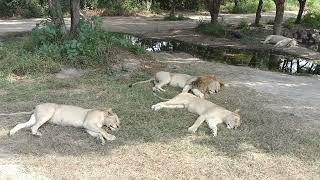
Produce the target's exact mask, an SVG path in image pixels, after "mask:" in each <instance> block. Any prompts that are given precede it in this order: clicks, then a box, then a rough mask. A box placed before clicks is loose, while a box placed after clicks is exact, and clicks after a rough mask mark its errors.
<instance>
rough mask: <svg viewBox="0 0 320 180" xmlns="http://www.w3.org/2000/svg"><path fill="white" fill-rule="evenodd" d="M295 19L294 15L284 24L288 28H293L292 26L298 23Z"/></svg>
mask: <svg viewBox="0 0 320 180" xmlns="http://www.w3.org/2000/svg"><path fill="white" fill-rule="evenodd" d="M295 21H296V18H293V17H291V18H288V19H287V20H286V21H285V23H284V25H283V26H284V27H286V28H288V29H292V28H293V27H294V26H295V25H296V23H295Z"/></svg>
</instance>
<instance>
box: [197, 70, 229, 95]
mask: <svg viewBox="0 0 320 180" xmlns="http://www.w3.org/2000/svg"><path fill="white" fill-rule="evenodd" d="M191 86H192V89H199V90H200V91H201V92H202V93H204V94H213V93H218V92H219V91H220V89H221V88H222V87H223V86H224V83H223V82H222V81H220V80H218V79H217V78H216V77H215V76H213V75H207V76H199V77H198V78H197V79H196V80H195V81H193V82H191Z"/></svg>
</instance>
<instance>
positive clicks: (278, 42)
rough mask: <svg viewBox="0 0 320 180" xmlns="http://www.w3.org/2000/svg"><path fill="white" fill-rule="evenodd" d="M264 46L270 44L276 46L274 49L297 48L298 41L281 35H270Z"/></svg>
mask: <svg viewBox="0 0 320 180" xmlns="http://www.w3.org/2000/svg"><path fill="white" fill-rule="evenodd" d="M262 43H263V44H266V43H270V44H275V45H274V47H295V46H297V41H296V40H295V39H291V38H287V37H285V36H281V35H269V36H267V37H266V39H265V40H264V41H263V42H262Z"/></svg>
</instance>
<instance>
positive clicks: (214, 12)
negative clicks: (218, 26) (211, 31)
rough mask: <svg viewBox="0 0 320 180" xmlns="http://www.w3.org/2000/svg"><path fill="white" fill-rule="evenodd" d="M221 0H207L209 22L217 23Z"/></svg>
mask: <svg viewBox="0 0 320 180" xmlns="http://www.w3.org/2000/svg"><path fill="white" fill-rule="evenodd" d="M221 1H222V0H208V9H209V12H210V16H211V23H217V22H218V17H219V11H220V5H221Z"/></svg>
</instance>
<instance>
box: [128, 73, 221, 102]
mask: <svg viewBox="0 0 320 180" xmlns="http://www.w3.org/2000/svg"><path fill="white" fill-rule="evenodd" d="M146 82H154V87H153V88H152V90H153V91H163V92H164V91H165V90H164V89H163V88H162V87H163V86H165V85H170V86H173V87H180V88H183V90H182V92H189V91H191V92H192V93H193V94H195V95H196V96H198V97H200V98H204V95H205V94H213V93H217V92H219V91H220V89H221V87H223V86H224V83H223V82H222V81H220V80H218V79H217V78H216V77H215V76H214V75H207V76H191V75H188V74H180V73H171V72H165V71H160V72H157V73H156V74H155V75H154V77H152V78H151V79H149V80H146V81H139V82H136V83H133V84H131V85H129V87H132V86H134V85H137V84H141V83H146Z"/></svg>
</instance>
